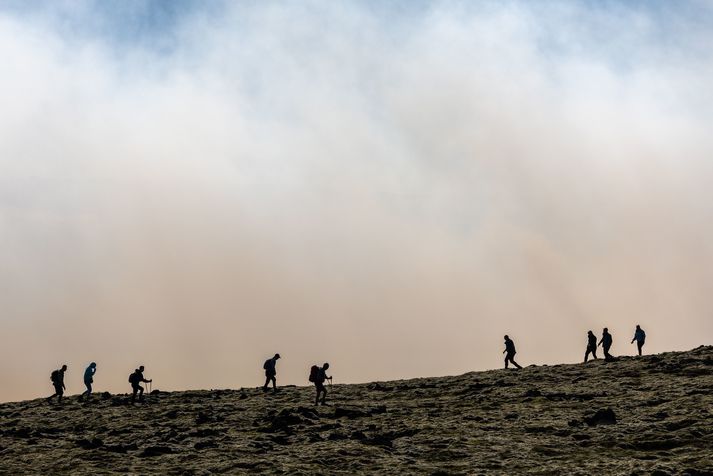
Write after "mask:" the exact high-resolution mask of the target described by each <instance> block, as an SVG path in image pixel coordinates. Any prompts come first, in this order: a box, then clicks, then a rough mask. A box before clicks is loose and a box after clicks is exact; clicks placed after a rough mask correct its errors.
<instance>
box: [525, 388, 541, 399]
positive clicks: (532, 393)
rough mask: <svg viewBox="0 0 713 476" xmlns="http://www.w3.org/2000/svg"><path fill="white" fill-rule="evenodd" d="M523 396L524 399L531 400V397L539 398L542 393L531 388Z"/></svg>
mask: <svg viewBox="0 0 713 476" xmlns="http://www.w3.org/2000/svg"><path fill="white" fill-rule="evenodd" d="M523 396H524V397H530V398H533V397H541V396H542V392H540V391H539V390H538V389H536V388H531V389H529V390H528V391H527V392H525V395H523Z"/></svg>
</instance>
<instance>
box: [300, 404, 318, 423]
mask: <svg viewBox="0 0 713 476" xmlns="http://www.w3.org/2000/svg"><path fill="white" fill-rule="evenodd" d="M297 413H299V414H300V415H302V416H303V417H305V418H307V419H308V420H319V414H317V412H316V411H314V410H313V409H312V408H307V407H298V408H297Z"/></svg>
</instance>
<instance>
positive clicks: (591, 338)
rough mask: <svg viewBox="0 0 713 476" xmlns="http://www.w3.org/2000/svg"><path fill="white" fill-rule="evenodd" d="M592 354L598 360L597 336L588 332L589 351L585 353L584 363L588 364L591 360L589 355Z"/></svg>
mask: <svg viewBox="0 0 713 476" xmlns="http://www.w3.org/2000/svg"><path fill="white" fill-rule="evenodd" d="M590 353H591V354H592V357H594V359H595V360H596V358H597V336H595V335H594V332H592V331H588V332H587V351H586V352H585V353H584V361H585V362H586V361H587V360H589V354H590Z"/></svg>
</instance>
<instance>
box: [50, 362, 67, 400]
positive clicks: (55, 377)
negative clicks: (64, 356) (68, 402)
mask: <svg viewBox="0 0 713 476" xmlns="http://www.w3.org/2000/svg"><path fill="white" fill-rule="evenodd" d="M66 371H67V365H62V368H60V369H57V370H53V371H52V373H51V374H50V381H51V382H52V385H53V386H54V393H53V394H52V396H51V397H48V398H47V401H48V402H50V401H52V399H53V398H54V397H57V403H62V396H63V395H64V391H65V390H66V388H67V387H65V386H64V373H65V372H66Z"/></svg>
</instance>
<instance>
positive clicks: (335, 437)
mask: <svg viewBox="0 0 713 476" xmlns="http://www.w3.org/2000/svg"><path fill="white" fill-rule="evenodd" d="M327 439H328V440H329V441H338V440H346V439H347V435H345V434H344V433H341V432H339V431H335V432H333V433H330V434H329V436H327Z"/></svg>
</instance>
